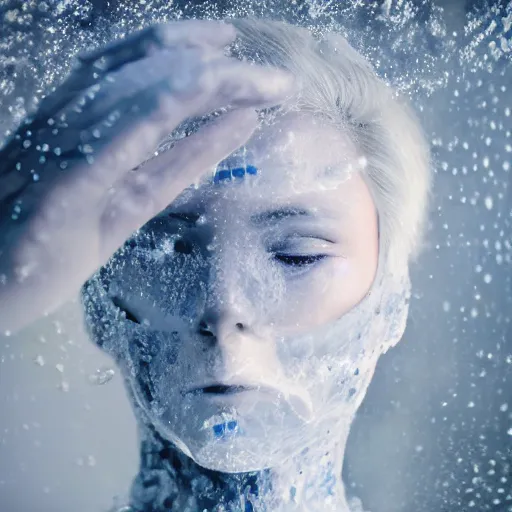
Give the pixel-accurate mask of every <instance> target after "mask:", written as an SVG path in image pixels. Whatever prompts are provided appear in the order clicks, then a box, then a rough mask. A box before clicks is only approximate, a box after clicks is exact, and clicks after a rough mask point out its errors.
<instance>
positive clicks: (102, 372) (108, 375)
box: [89, 368, 116, 386]
mask: <svg viewBox="0 0 512 512" xmlns="http://www.w3.org/2000/svg"><path fill="white" fill-rule="evenodd" d="M115 373H116V372H115V371H114V370H113V369H112V368H98V369H97V370H96V372H95V373H93V374H92V375H89V382H90V383H91V384H96V385H98V386H101V385H103V384H106V383H107V382H109V381H111V380H112V378H113V377H114V375H115Z"/></svg>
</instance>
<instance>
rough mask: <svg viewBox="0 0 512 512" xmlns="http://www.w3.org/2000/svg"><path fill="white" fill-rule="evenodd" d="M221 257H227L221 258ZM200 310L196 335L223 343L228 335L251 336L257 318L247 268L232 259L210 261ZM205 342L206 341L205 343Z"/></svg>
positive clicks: (252, 286) (219, 258) (218, 258)
mask: <svg viewBox="0 0 512 512" xmlns="http://www.w3.org/2000/svg"><path fill="white" fill-rule="evenodd" d="M224 256H227V254H226V255H224ZM212 260H214V261H212V262H211V263H212V265H211V267H210V272H209V277H208V281H209V282H208V286H207V293H206V298H205V304H204V308H203V311H202V312H200V315H199V316H198V319H197V320H198V321H197V332H198V333H199V334H200V335H201V336H202V337H204V338H205V339H206V338H209V339H210V340H211V341H215V342H217V343H223V342H224V341H225V340H227V339H228V338H230V337H231V336H233V335H234V336H235V338H236V337H237V336H239V335H242V333H243V335H250V334H251V333H253V334H254V332H253V330H254V322H255V318H256V316H257V314H256V307H257V305H256V304H254V300H253V297H252V294H253V293H254V289H255V286H254V284H255V283H253V282H252V281H251V280H250V279H249V273H250V272H248V271H247V269H245V272H244V269H243V268H239V267H240V265H238V264H237V262H236V261H233V259H231V261H229V260H230V258H226V257H222V256H221V257H219V255H217V257H214V258H212ZM205 341H206V340H205Z"/></svg>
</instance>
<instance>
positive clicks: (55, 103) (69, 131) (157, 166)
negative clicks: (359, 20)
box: [0, 20, 293, 331]
mask: <svg viewBox="0 0 512 512" xmlns="http://www.w3.org/2000/svg"><path fill="white" fill-rule="evenodd" d="M235 37H236V33H235V30H234V28H233V27H232V26H231V25H229V24H224V23H221V22H214V21H197V20H194V21H192V20H190V21H181V22H173V23H169V24H163V25H158V26H154V27H151V28H148V29H146V30H143V31H141V32H138V33H136V34H134V35H131V36H129V37H127V38H125V39H123V40H121V41H118V42H115V43H112V44H110V45H108V46H107V47H104V48H102V49H100V50H97V51H93V52H90V53H86V54H82V55H79V56H78V65H77V66H76V68H75V70H74V71H73V73H72V74H71V75H70V76H69V78H68V79H67V80H66V81H65V82H64V83H63V84H62V85H61V86H60V87H59V88H57V90H56V91H55V92H53V93H52V94H51V95H49V96H48V97H46V98H45V99H44V100H43V101H42V102H41V104H40V107H39V109H38V111H37V112H36V113H35V114H34V115H33V116H32V117H31V118H29V119H27V120H26V121H25V122H24V123H22V125H21V126H20V127H19V129H18V130H17V132H16V133H15V134H14V135H13V136H12V137H11V139H10V140H9V141H7V143H6V144H5V146H4V148H3V150H2V151H1V152H0V330H3V331H13V330H17V329H19V328H21V327H23V326H25V325H27V324H28V323H30V322H31V321H33V320H35V319H36V318H38V317H40V316H42V315H43V314H45V313H49V312H51V311H53V310H54V309H56V308H57V307H58V306H59V305H61V304H62V303H63V302H65V301H66V300H68V299H69V298H71V297H72V296H73V294H74V293H76V292H77V291H78V289H79V287H80V286H81V284H82V283H83V282H84V281H85V280H86V279H87V278H88V277H89V276H90V275H91V274H92V273H94V272H95V271H96V270H97V269H98V268H99V267H100V266H101V265H102V264H104V263H105V262H106V261H107V260H108V258H109V257H110V256H111V255H112V254H113V253H114V252H115V251H116V249H118V248H119V247H120V246H121V245H122V244H123V242H124V241H125V240H126V239H127V238H128V237H129V236H130V234H131V233H132V232H133V231H135V230H136V229H138V228H139V227H141V226H142V225H144V224H145V223H146V222H147V221H148V220H150V219H151V218H152V217H153V216H155V215H156V214H158V213H159V212H160V211H161V210H162V209H164V208H165V207H166V206H167V205H168V204H169V203H170V202H172V201H173V199H174V198H175V197H176V196H177V195H179V194H180V192H181V191H182V190H183V189H184V188H186V187H187V186H189V185H190V184H192V183H193V182H194V181H196V180H197V179H199V178H200V176H201V175H202V174H203V173H204V172H205V171H206V170H207V169H210V168H212V167H213V166H214V165H215V164H216V163H217V162H219V161H220V160H222V159H223V158H225V157H226V156H228V155H229V154H230V153H231V152H233V151H234V150H235V149H236V148H237V147H239V146H240V145H242V144H243V143H244V142H245V141H246V140H247V139H248V138H249V137H250V135H251V134H252V132H253V131H254V129H255V128H256V126H257V115H256V112H255V109H256V108H262V107H267V106H270V105H274V104H276V103H279V102H280V101H282V100H283V99H284V97H286V95H288V94H290V93H291V90H292V87H293V84H292V79H291V77H290V76H289V75H288V74H286V73H285V72H283V71H280V70H277V69H272V68H269V67H260V66H254V65H250V64H247V63H243V62H240V61H238V60H235V59H232V58H228V57H226V56H225V55H224V51H223V50H224V48H225V46H226V45H227V44H229V43H230V42H232V41H233V40H234V39H235ZM222 107H227V113H226V114H223V115H222V116H220V117H219V118H218V120H217V121H215V122H214V123H212V124H210V125H208V126H206V127H204V128H202V129H200V130H199V131H198V132H197V133H195V134H193V135H191V136H189V137H186V138H184V139H181V140H180V141H178V142H177V143H176V144H175V146H174V147H173V148H172V149H171V150H170V151H167V152H164V153H162V154H160V155H158V156H157V157H155V158H151V159H149V158H148V157H149V156H151V155H152V153H153V152H154V150H155V148H156V146H157V144H158V143H159V142H160V141H161V140H162V138H164V137H165V136H166V135H168V134H169V133H171V132H172V131H173V130H174V129H175V128H176V127H177V126H178V125H179V124H180V123H182V122H183V121H184V120H186V119H189V118H193V117H197V116H202V115H205V114H208V113H211V112H212V111H215V110H218V109H220V108H222ZM141 164H142V165H141Z"/></svg>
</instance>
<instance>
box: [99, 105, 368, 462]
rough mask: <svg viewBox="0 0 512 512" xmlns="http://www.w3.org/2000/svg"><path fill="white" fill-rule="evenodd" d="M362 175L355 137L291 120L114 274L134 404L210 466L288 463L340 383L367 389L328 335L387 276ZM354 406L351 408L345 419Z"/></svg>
mask: <svg viewBox="0 0 512 512" xmlns="http://www.w3.org/2000/svg"><path fill="white" fill-rule="evenodd" d="M363 165H364V160H363V159H362V158H361V156H360V154H359V153H358V151H357V149H356V147H355V145H354V144H353V143H352V142H351V140H350V139H349V137H348V135H347V134H346V133H344V132H342V131H339V130H337V129H335V128H333V127H330V126H328V125H326V124H324V123H322V122H321V121H319V120H318V119H315V118H314V117H313V116H310V115H306V114H303V115H299V114H293V115H292V114H289V115H287V116H286V117H282V118H281V119H280V120H277V121H276V122H274V123H273V124H272V125H271V126H264V127H262V128H261V129H260V130H259V131H258V132H257V133H256V134H255V135H254V136H253V138H252V139H251V140H250V141H249V143H248V144H247V145H246V146H245V147H244V148H243V149H241V150H240V151H238V152H237V153H236V154H234V155H232V156H230V157H229V158H228V159H227V160H226V161H224V162H222V163H221V164H220V165H219V166H218V169H217V171H219V170H231V171H232V175H234V176H233V177H232V178H231V179H224V178H225V176H226V175H227V173H220V174H218V175H217V178H216V179H212V177H211V176H209V177H208V179H205V180H204V181H203V182H201V183H200V184H199V185H198V186H195V187H190V188H189V189H187V190H186V191H184V192H183V193H182V194H181V195H180V196H179V197H178V198H177V199H176V200H175V201H174V202H173V203H172V204H171V205H170V206H169V207H168V208H167V209H166V210H165V211H163V212H162V213H161V214H160V215H159V216H158V217H156V218H154V219H153V220H152V221H150V222H149V223H148V224H147V225H146V226H145V227H144V228H143V229H142V230H140V233H138V234H137V235H136V236H135V237H134V238H133V239H132V240H131V243H129V244H127V246H126V248H125V249H123V250H121V251H120V252H119V254H118V255H116V256H115V257H114V258H113V260H112V262H111V264H110V266H109V268H110V269H111V271H110V277H109V284H108V295H109V296H110V297H111V298H112V299H113V302H114V303H115V304H116V305H117V306H118V307H119V308H120V309H121V310H124V311H126V312H127V318H128V319H127V320H126V321H121V322H120V326H121V324H122V334H120V335H121V336H122V337H123V339H124V341H123V342H126V343H127V347H128V348H127V351H126V353H127V356H126V360H125V361H122V362H121V364H122V365H123V366H125V369H126V375H127V378H128V381H129V382H130V386H131V388H132V391H133V392H134V395H135V397H136V400H137V402H138V405H139V406H140V407H141V409H142V410H143V411H144V414H145V416H146V418H147V419H148V420H149V421H150V422H151V423H153V424H154V425H155V426H156V427H157V429H158V430H159V431H160V432H161V434H162V435H164V437H166V438H168V439H170V440H172V441H174V442H175V443H176V444H177V445H178V446H179V447H180V448H181V449H183V450H184V451H185V452H186V453H187V454H189V455H191V456H192V457H193V458H194V459H195V460H196V461H197V462H198V463H200V464H202V465H204V466H206V467H210V468H212V469H217V470H222V471H246V470H252V469H261V468H262V467H268V466H271V465H273V464H275V463H276V462H278V461H281V460H282V459H283V457H285V456H286V455H290V454H291V453H293V452H294V451H296V450H297V449H299V447H300V439H303V438H304V435H305V433H306V432H307V431H308V429H310V428H312V426H313V425H315V421H316V419H317V418H319V417H321V416H322V414H323V413H324V410H325V408H326V407H327V404H328V403H329V404H331V405H329V407H331V406H332V400H333V397H334V395H335V393H334V392H333V389H335V387H336V385H337V384H339V382H342V381H341V380H340V379H341V377H340V375H342V374H344V372H345V373H346V372H349V373H350V374H351V375H353V374H354V373H355V374H357V371H358V368H357V367H358V361H357V360H351V359H350V358H349V357H348V355H347V354H348V352H351V353H352V352H354V351H353V347H352V348H349V342H350V343H352V341H351V340H348V339H345V340H344V339H343V337H344V336H345V337H348V336H349V333H348V332H340V331H339V329H338V331H337V332H336V334H335V335H333V334H332V332H333V331H332V330H329V328H330V326H333V325H334V324H335V321H336V320H337V319H339V318H340V317H342V316H343V315H345V314H346V313H347V312H348V311H349V310H351V309H352V308H353V307H354V306H355V305H356V304H358V303H359V302H360V301H361V300H362V299H363V298H364V297H365V295H366V294H367V292H368V291H369V289H370V287H371V285H372V282H373V279H374V277H375V273H376V269H377V260H378V227H377V214H376V210H375V206H374V203H373V200H372V197H371V195H370V192H369V190H368V188H367V186H366V184H365V182H364V180H363V178H362V177H361V173H360V172H358V171H359V170H360V169H361V168H362V166H363ZM236 169H243V170H244V171H245V175H244V176H243V177H240V176H238V174H241V173H242V171H240V170H236ZM254 173H256V174H254ZM120 328H121V327H120ZM329 333H330V334H329ZM350 336H351V337H352V338H354V336H355V333H350ZM359 336H360V334H359ZM359 352H360V351H359ZM351 357H352V356H351ZM333 361H334V363H333ZM336 361H338V362H340V363H339V367H340V368H341V367H342V368H343V370H340V368H338V371H336V370H335V369H334V370H333V368H332V366H333V364H336ZM330 372H332V375H331V374H330ZM349 394H350V393H349ZM349 401H350V397H349V396H346V394H343V396H342V397H338V399H337V403H338V404H340V403H341V404H343V403H347V411H348V410H349V405H348V402H349ZM343 410H344V409H343V406H342V407H341V409H339V408H338V410H337V414H341V415H343ZM350 410H351V411H352V408H350ZM347 414H348V413H347ZM317 434H318V432H317ZM301 436H302V437H301Z"/></svg>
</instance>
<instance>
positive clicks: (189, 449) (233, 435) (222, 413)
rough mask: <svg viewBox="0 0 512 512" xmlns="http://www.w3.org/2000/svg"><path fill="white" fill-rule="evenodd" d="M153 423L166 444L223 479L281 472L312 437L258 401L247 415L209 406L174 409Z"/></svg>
mask: <svg viewBox="0 0 512 512" xmlns="http://www.w3.org/2000/svg"><path fill="white" fill-rule="evenodd" d="M182 405H183V404H182ZM198 405H199V404H198ZM208 405H209V407H208ZM180 409H181V413H180V412H177V411H179V410H180ZM171 410H172V412H171ZM151 419H152V422H153V424H154V426H155V428H156V429H157V430H158V432H159V434H160V435H161V436H162V437H163V438H164V439H167V440H168V441H170V442H172V443H173V444H174V445H175V446H176V447H177V448H178V449H180V450H181V451H182V452H183V453H184V454H185V455H187V456H188V457H190V458H191V459H193V460H194V461H195V462H196V463H197V464H199V465H200V466H202V467H204V468H207V469H210V470H213V471H220V472H224V473H243V472H249V471H260V470H263V469H266V468H272V467H276V466H279V465H281V464H282V463H283V461H285V460H286V459H288V458H289V457H291V456H293V455H295V454H297V453H300V451H302V450H303V448H304V443H305V439H307V438H308V437H309V436H310V435H311V434H312V425H310V424H308V423H307V422H304V421H303V419H302V418H300V417H299V416H298V415H297V414H295V413H294V412H293V411H292V410H290V409H289V408H286V407H276V404H273V403H272V402H269V401H260V402H258V401H256V402H255V403H253V404H252V406H251V408H250V410H247V409H246V408H245V407H243V406H236V405H235V406H234V405H233V404H231V405H230V406H226V405H225V404H212V403H209V404H204V403H202V404H201V407H197V408H196V407H181V408H180V407H173V408H172V409H171V408H169V409H168V410H167V412H164V413H163V414H161V415H159V416H158V417H156V416H155V415H152V418H151Z"/></svg>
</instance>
